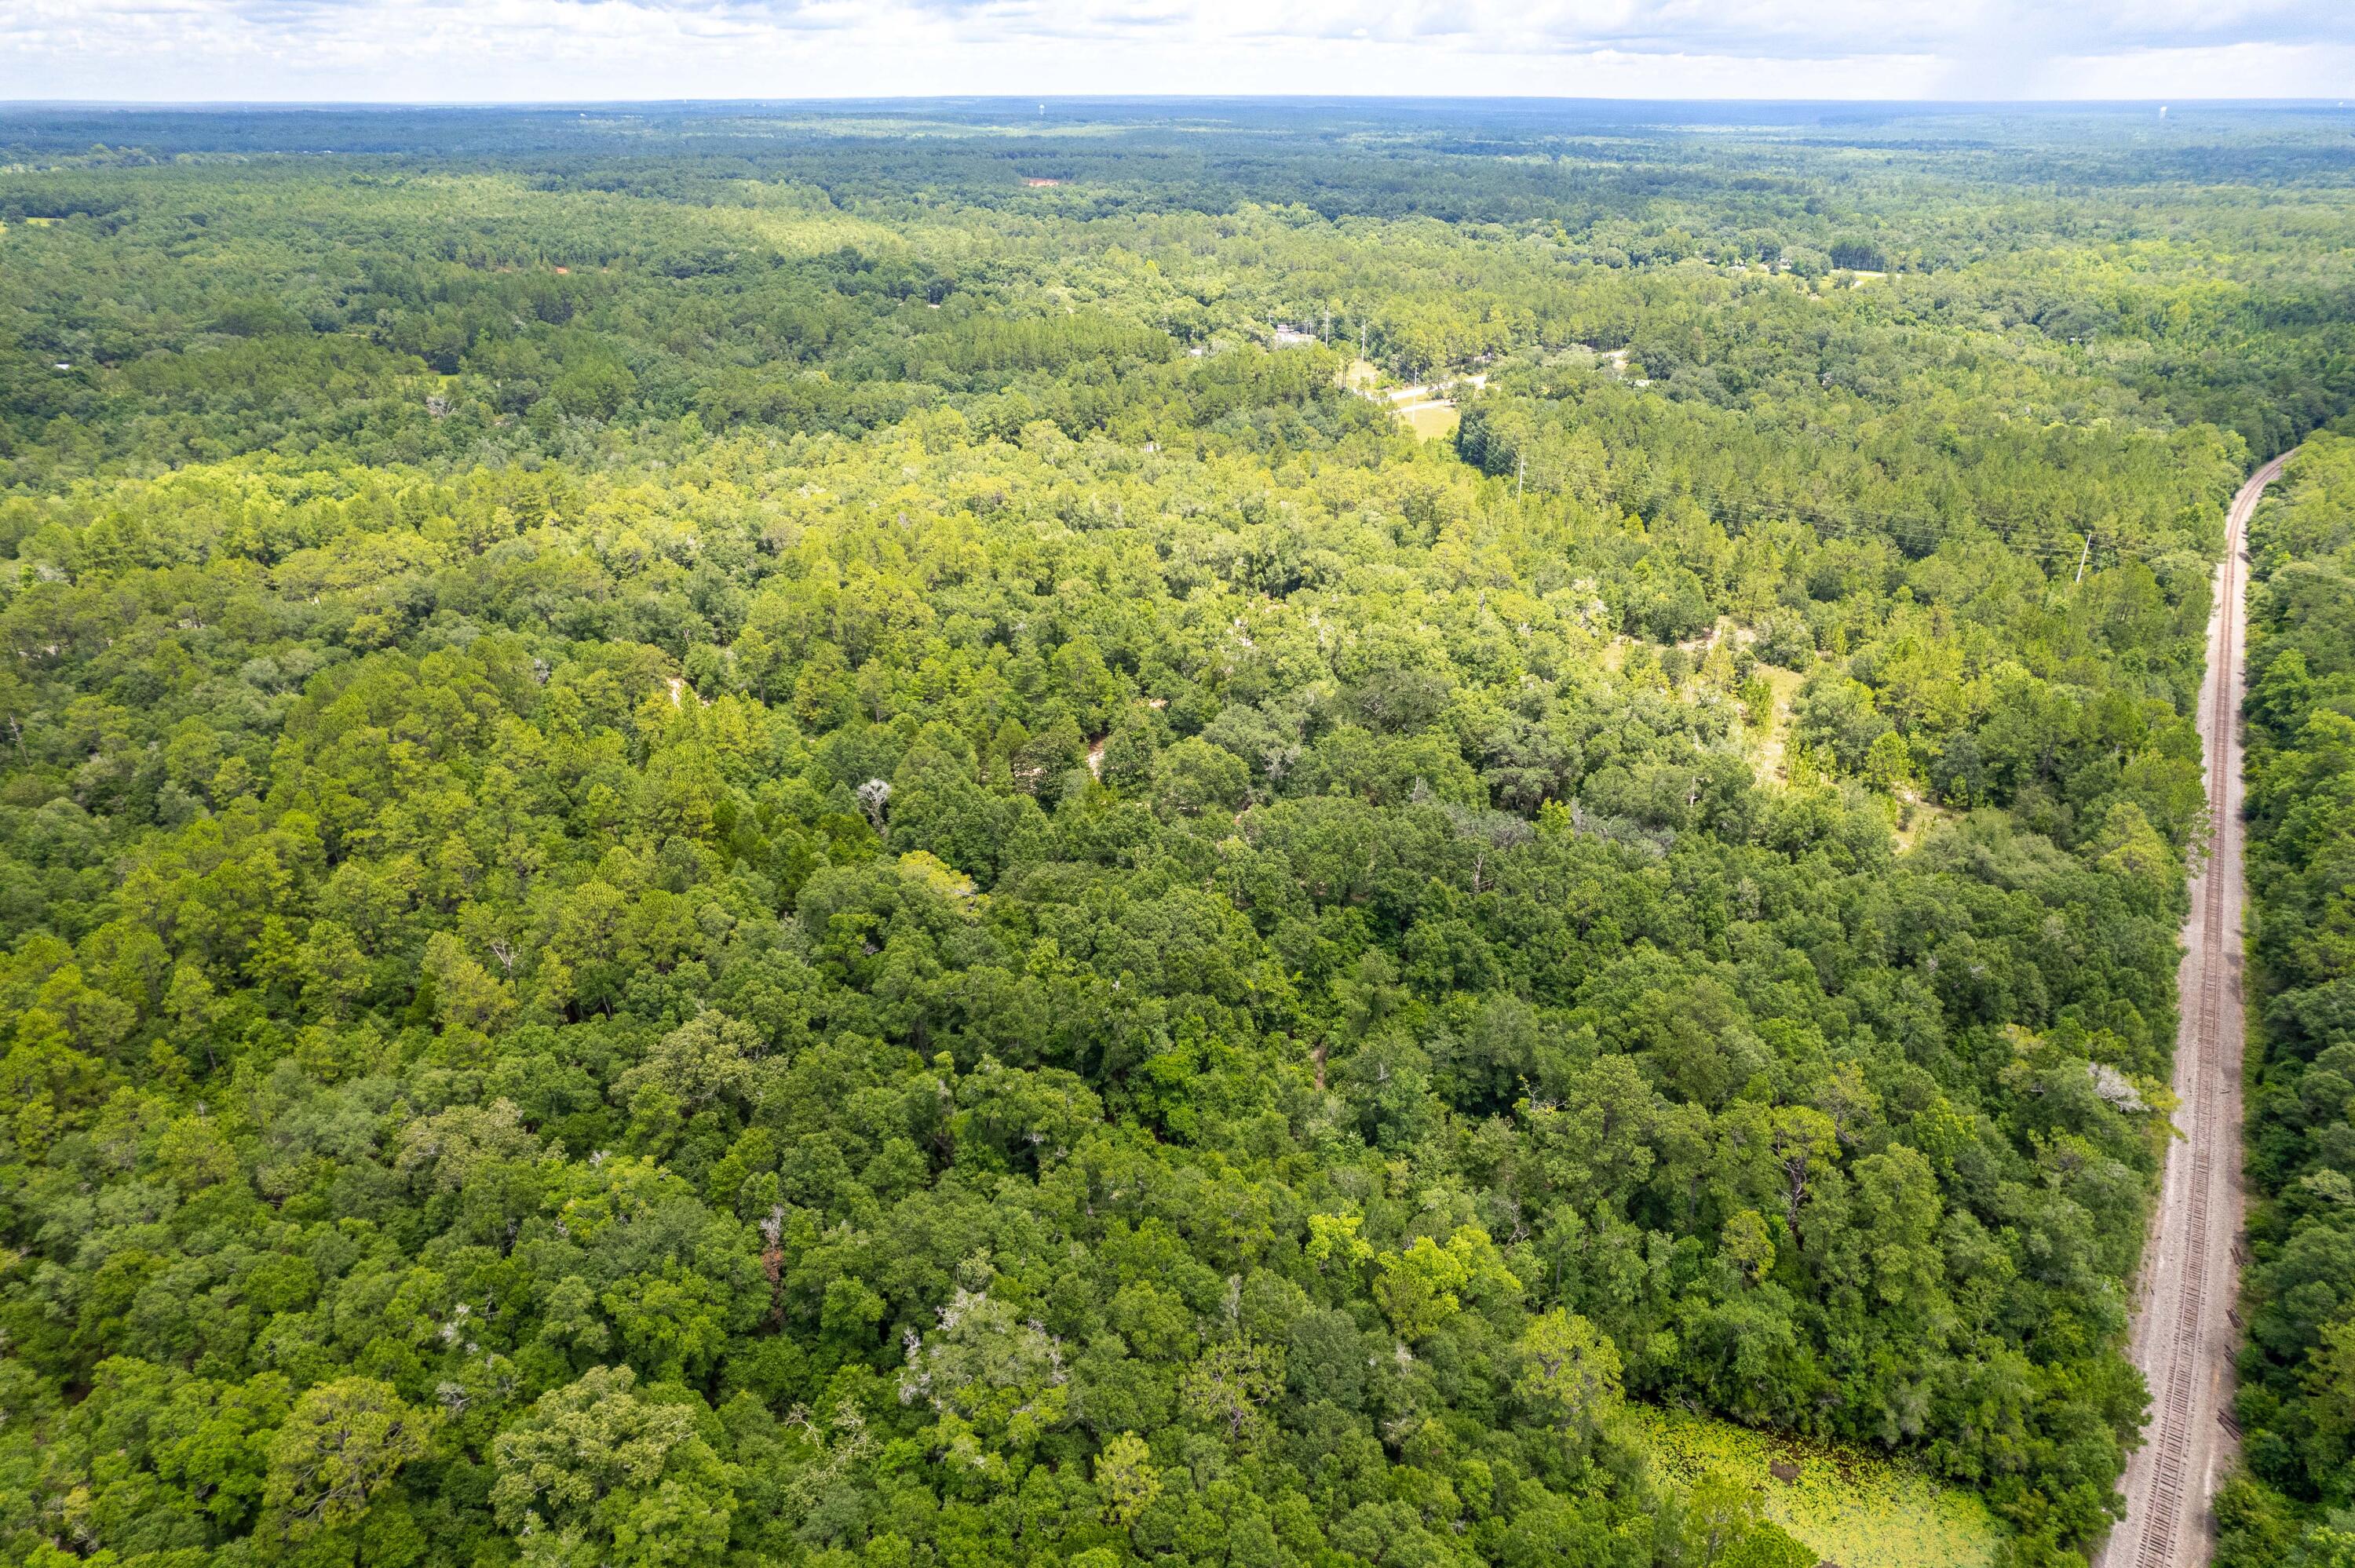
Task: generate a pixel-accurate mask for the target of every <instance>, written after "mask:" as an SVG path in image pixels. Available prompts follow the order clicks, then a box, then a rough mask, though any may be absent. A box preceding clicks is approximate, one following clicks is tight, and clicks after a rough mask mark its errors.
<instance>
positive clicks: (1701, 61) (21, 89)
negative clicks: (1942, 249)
mask: <svg viewBox="0 0 2355 1568" xmlns="http://www.w3.org/2000/svg"><path fill="white" fill-rule="evenodd" d="M1033 93H1036V94H1039V95H1042V96H1045V95H1062V94H1084V95H1090V96H1097V95H1111V94H1127V93H1167V94H1197V93H1199V94H1220V95H1226V94H1241V93H1314V94H1327V93H1330V94H1373V95H1384V94H1415V95H1436V96H1454V95H1463V96H1492V95H1510V96H1544V97H1557V96H1558V97H1579V98H1657V99H1693V98H1732V99H1762V98H1796V99H1881V100H1889V99H1966V100H1981V101H1984V100H1991V99H2022V100H2051V99H2064V100H2085V99H2128V100H2159V101H2166V100H2169V99H2183V100H2190V99H2199V98H2321V99H2328V100H2334V101H2335V100H2338V99H2340V98H2355V4H2350V0H1404V3H1393V4H1384V5H1377V4H1370V3H1367V0H0V100H12V99H13V100H27V99H29V100H59V99H73V100H100V101H183V102H185V101H303V102H322V101H339V102H350V101H377V102H412V103H413V102H551V101H552V102H582V101H623V100H675V99H682V98H692V99H725V98H762V99H779V98H830V97H860V98H866V97H896V96H911V97H930V96H941V95H959V96H962V95H996V94H1017V95H1029V94H1033Z"/></svg>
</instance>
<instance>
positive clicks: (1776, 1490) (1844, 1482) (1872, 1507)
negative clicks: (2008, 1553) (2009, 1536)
mask: <svg viewBox="0 0 2355 1568" xmlns="http://www.w3.org/2000/svg"><path fill="white" fill-rule="evenodd" d="M1626 1419H1627V1422H1628V1426H1629V1432H1630V1435H1631V1436H1634V1437H1635V1438H1636V1440H1637V1441H1638V1442H1639V1443H1640V1444H1641V1446H1643V1448H1644V1449H1645V1451H1646V1453H1647V1454H1648V1456H1649V1457H1650V1459H1651V1462H1652V1465H1653V1467H1654V1468H1655V1469H1656V1470H1657V1472H1658V1473H1659V1474H1660V1476H1661V1477H1662V1478H1664V1479H1666V1480H1668V1481H1669V1482H1671V1483H1674V1484H1677V1485H1681V1486H1689V1485H1690V1484H1692V1483H1693V1482H1695V1481H1698V1480H1700V1479H1702V1478H1705V1477H1711V1476H1714V1477H1718V1478H1724V1479H1729V1480H1732V1481H1733V1482H1735V1483H1737V1484H1739V1485H1741V1486H1743V1487H1755V1488H1757V1489H1760V1492H1761V1495H1762V1503H1763V1510H1764V1513H1765V1515H1766V1517H1767V1518H1768V1519H1770V1520H1774V1523H1776V1524H1778V1525H1780V1526H1782V1527H1783V1529H1784V1530H1785V1531H1788V1532H1789V1533H1790V1534H1791V1535H1792V1536H1793V1537H1795V1538H1796V1539H1797V1540H1799V1541H1800V1542H1805V1543H1806V1545H1807V1546H1809V1547H1811V1548H1812V1549H1814V1550H1815V1551H1816V1552H1818V1553H1820V1554H1821V1555H1822V1556H1823V1558H1824V1560H1825V1561H1826V1562H1828V1563H1838V1564H1839V1565H1840V1568H1981V1565H1983V1564H1986V1563H1992V1562H1993V1561H1994V1560H1995V1556H1996V1549H1997V1547H1998V1545H1999V1544H2000V1543H2001V1542H2002V1540H2003V1535H2004V1531H2003V1527H2002V1525H2001V1524H1999V1523H1998V1521H1997V1520H1996V1518H1995V1516H1994V1515H1993V1514H1992V1513H1990V1512H1989V1511H1988V1510H1987V1505H1986V1504H1984V1503H1982V1502H1981V1501H1980V1500H1979V1499H1977V1498H1976V1497H1974V1496H1972V1495H1971V1494H1970V1493H1968V1492H1966V1491H1959V1490H1956V1489H1953V1488H1949V1487H1942V1486H1940V1485H1938V1484H1937V1483H1936V1482H1935V1481H1934V1480H1932V1479H1931V1478H1929V1477H1927V1476H1925V1475H1923V1474H1922V1473H1921V1472H1919V1471H1917V1470H1913V1469H1911V1468H1908V1467H1905V1466H1904V1465H1902V1464H1897V1463H1893V1462H1891V1461H1890V1460H1888V1459H1884V1458H1880V1457H1875V1456H1873V1455H1871V1454H1869V1453H1867V1452H1865V1451H1864V1450H1862V1449H1859V1448H1852V1447H1849V1446H1844V1445H1838V1444H1824V1443H1813V1442H1809V1441H1806V1440H1805V1439H1801V1438H1795V1437H1787V1436H1780V1435H1778V1434H1775V1433H1771V1432H1759V1431H1754V1430H1753V1429H1752V1428H1750V1427H1747V1426H1737V1425H1733V1424H1732V1422H1730V1421H1721V1420H1719V1419H1717V1418H1716V1417H1714V1416H1709V1415H1695V1414H1689V1413H1688V1412H1685V1411H1681V1410H1668V1409H1663V1408H1660V1407H1659V1406H1657V1405H1641V1404H1631V1405H1630V1406H1629V1407H1628V1409H1627V1414H1626ZM1785 1477H1787V1479H1785Z"/></svg>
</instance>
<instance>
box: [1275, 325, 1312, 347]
mask: <svg viewBox="0 0 2355 1568" xmlns="http://www.w3.org/2000/svg"><path fill="white" fill-rule="evenodd" d="M1315 342H1316V334H1315V333H1313V332H1303V331H1302V330H1301V329H1300V328H1298V327H1296V326H1294V325H1292V324H1291V323H1288V322H1278V323H1275V346H1276V347H1278V348H1305V347H1306V346H1307V345H1308V344H1312V343H1315Z"/></svg>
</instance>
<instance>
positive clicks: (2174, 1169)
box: [2094, 454, 2288, 1568]
mask: <svg viewBox="0 0 2355 1568" xmlns="http://www.w3.org/2000/svg"><path fill="white" fill-rule="evenodd" d="M2286 461H2288V457H2287V454H2284V455H2283V456H2281V457H2277V458H2275V459H2274V461H2271V462H2269V463H2267V464H2265V466H2264V467H2263V468H2261V469H2259V470H2257V471H2256V472H2255V473H2254V474H2252V475H2250V477H2249V482H2248V483H2247V484H2245V485H2243V487H2242V489H2241V493H2240V494H2238V495H2236V496H2234V497H2233V498H2232V512H2231V514H2229V516H2228V518H2227V520H2226V537H2225V547H2224V562H2223V565H2222V567H2219V568H2218V570H2217V574H2216V589H2215V601H2214V608H2213V609H2212V610H2211V613H2210V617H2209V623H2208V678H2207V681H2206V683H2204V684H2203V685H2202V686H2201V687H2200V739H2201V740H2202V741H2203V742H2204V743H2205V751H2206V767H2207V776H2208V800H2209V804H2210V810H2211V812H2212V816H2211V823H2210V828H2209V852H2208V857H2207V860H2206V862H2205V863H2203V864H2202V865H2201V866H2200V868H2199V871H2198V874H2196V875H2195V876H2194V877H2193V879H2192V883H2191V916H2190V919H2189V920H2187V921H2186V922H2185V923H2184V927H2183V946H2184V954H2183V969H2182V972H2181V974H2180V976H2179V982H2178V983H2179V986H2180V989H2181V995H2182V1008H2183V1020H2182V1024H2181V1027H2180V1029H2179V1031H2178V1033H2177V1034H2176V1037H2175V1093H2176V1097H2177V1098H2178V1099H2179V1101H2180V1102H2181V1103H2180V1107H2179V1109H2178V1110H2177V1112H2176V1117H2175V1125H2176V1127H2177V1128H2178V1129H2179V1131H2180V1132H2181V1133H2182V1134H2183V1136H2182V1138H2181V1139H2179V1141H2177V1142H2176V1143H2175V1144H2174V1145H2173V1147H2172V1149H2171V1150H2170V1151H2169V1155H2168V1160H2167V1176H2166V1181H2165V1182H2164V1184H2163V1185H2162V1186H2161V1188H2160V1190H2159V1202H2158V1213H2157V1214H2156V1215H2155V1216H2154V1217H2153V1220H2152V1224H2151V1234H2150V1238H2149V1241H2148V1243H2147V1245H2146V1247H2145V1249H2144V1250H2145V1256H2144V1260H2143V1272H2142V1277H2141V1281H2140V1284H2141V1290H2142V1296H2141V1300H2140V1303H2139V1307H2138V1309H2137V1313H2136V1316H2135V1322H2134V1330H2133V1334H2132V1353H2133V1356H2134V1361H2135V1364H2136V1365H2137V1366H2138V1367H2140V1368H2141V1369H2142V1374H2143V1376H2144V1378H2145V1379H2146V1380H2147V1381H2148V1383H2149V1384H2150V1396H2151V1421H2150V1425H2149V1427H2148V1429H2147V1431H2146V1432H2145V1434H2144V1443H2143V1446H2141V1447H2140V1448H2138V1449H2137V1450H2136V1451H2135V1454H2134V1457H2133V1458H2132V1460H2131V1461H2130V1462H2129V1463H2128V1464H2127V1466H2126V1519H2125V1520H2124V1521H2123V1522H2121V1523H2120V1524H2119V1525H2118V1527H2117V1528H2116V1529H2115V1531H2111V1533H2110V1539H2109V1541H2108V1542H2107V1544H2106V1545H2105V1547H2104V1548H2103V1550H2102V1551H2101V1552H2100V1553H2098V1554H2097V1555H2096V1556H2095V1558H2094V1562H2095V1563H2097V1564H2098V1565H2099V1568H2200V1564H2202V1563H2206V1562H2207V1561H2208V1559H2209V1556H2210V1554H2211V1547H2212V1545H2213V1542H2212V1528H2211V1520H2210V1517H2209V1510H2208V1501H2209V1499H2210V1498H2211V1496H2212V1495H2213V1494H2214V1492H2215V1489H2216V1481H2217V1478H2218V1475H2219V1473H2220V1472H2221V1470H2222V1467H2223V1463H2224V1460H2225V1459H2226V1458H2227V1457H2228V1456H2229V1455H2230V1453H2231V1434H2230V1433H2229V1432H2228V1431H2227V1429H2226V1428H2225V1426H2224V1425H2223V1423H2224V1418H2225V1417H2226V1416H2227V1415H2228V1414H2231V1410H2232V1352H2233V1351H2234V1349H2235V1347H2236V1344H2237V1341H2238V1339H2239V1334H2238V1331H2237V1330H2235V1329H2234V1328H2233V1326H2232V1319H2231V1318H2230V1316H2229V1314H2230V1313H2231V1310H2232V1303H2233V1300H2234V1298H2235V1297H2236V1295H2237V1294H2238V1291H2237V1275H2236V1269H2235V1266H2234V1260H2233V1248H2234V1247H2235V1246H2236V1245H2238V1242H2239V1238H2240V1234H2241V735H2240V722H2239V721H2240V713H2241V680H2242V671H2241V652H2242V633H2243V627H2242V616H2241V604H2242V599H2243V595H2244V593H2245V592H2246V589H2247V586H2248V585H2247V577H2248V572H2247V567H2248V556H2247V547H2246V540H2245V537H2244V535H2245V534H2246V531H2247V528H2248V522H2249V514H2251V513H2253V512H2254V511H2255V510H2256V508H2257V498H2258V497H2259V496H2260V495H2262V494H2264V488H2265V486H2266V485H2267V484H2270V483H2271V482H2273V481H2274V480H2275V478H2276V477H2278V476H2279V475H2280V473H2281V470H2282V464H2283V463H2285V462H2286Z"/></svg>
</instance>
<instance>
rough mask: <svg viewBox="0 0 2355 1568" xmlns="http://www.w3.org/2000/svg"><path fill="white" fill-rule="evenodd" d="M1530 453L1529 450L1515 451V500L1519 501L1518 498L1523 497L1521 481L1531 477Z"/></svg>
mask: <svg viewBox="0 0 2355 1568" xmlns="http://www.w3.org/2000/svg"><path fill="white" fill-rule="evenodd" d="M1527 478H1529V453H1527V452H1515V453H1514V454H1513V499H1514V500H1516V501H1518V500H1519V499H1520V498H1521V482H1522V481H1523V480H1525V479H1527Z"/></svg>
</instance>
